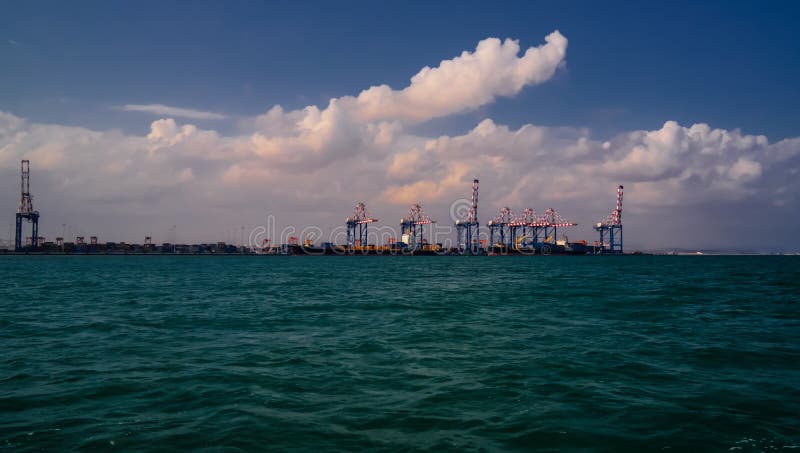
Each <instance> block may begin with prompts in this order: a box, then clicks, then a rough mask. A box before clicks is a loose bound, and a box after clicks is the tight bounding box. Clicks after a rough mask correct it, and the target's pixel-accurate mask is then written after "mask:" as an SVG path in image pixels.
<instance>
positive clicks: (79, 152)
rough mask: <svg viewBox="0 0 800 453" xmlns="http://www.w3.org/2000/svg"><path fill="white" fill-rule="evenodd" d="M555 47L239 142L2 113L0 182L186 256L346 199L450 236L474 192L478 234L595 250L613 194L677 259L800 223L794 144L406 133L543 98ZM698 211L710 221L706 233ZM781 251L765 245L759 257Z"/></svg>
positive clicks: (698, 136)
mask: <svg viewBox="0 0 800 453" xmlns="http://www.w3.org/2000/svg"><path fill="white" fill-rule="evenodd" d="M566 48H567V40H566V38H565V37H564V36H562V35H561V34H560V33H558V32H553V33H551V34H550V35H548V36H547V37H546V38H545V43H544V44H542V45H541V46H538V47H531V48H528V49H526V50H525V51H524V52H522V53H521V54H520V46H519V43H518V42H517V41H513V40H505V41H500V40H498V39H494V38H491V39H486V40H483V41H481V42H480V43H478V45H477V47H476V49H475V50H474V51H472V52H464V53H462V54H461V55H460V56H458V57H456V58H453V59H451V60H445V61H442V62H441V63H440V64H439V65H438V66H437V67H435V68H427V67H426V68H423V69H422V70H420V71H419V72H418V73H417V74H416V75H415V76H414V77H412V78H411V82H410V84H409V85H408V86H407V87H405V88H403V89H400V90H394V89H392V88H390V87H388V86H385V85H381V86H378V87H371V88H368V89H366V90H364V91H362V92H361V93H360V94H358V95H357V96H344V97H340V98H335V99H332V100H330V102H329V103H328V104H327V106H325V107H324V108H320V107H317V106H308V107H305V108H303V109H298V110H290V111H286V110H284V109H283V108H282V107H281V106H274V107H272V108H270V109H269V110H267V111H266V112H265V113H264V114H262V115H260V116H258V117H256V118H255V119H254V121H253V127H252V130H251V131H249V132H248V133H243V134H240V135H230V136H226V135H221V134H219V133H217V132H215V131H213V130H207V129H202V128H200V127H198V126H196V125H193V124H186V123H180V122H178V121H176V120H175V119H174V118H162V119H158V120H156V121H154V122H153V123H152V124H151V127H150V131H149V132H148V133H147V134H146V135H142V136H139V135H129V134H123V133H121V132H118V131H93V130H90V129H86V128H80V127H65V126H60V125H52V124H37V123H31V122H28V121H26V120H25V119H22V118H19V117H17V116H14V115H13V114H10V113H1V112H0V171H2V174H3V175H14V174H15V172H16V171H17V169H18V165H19V160H20V159H23V158H25V159H31V161H32V167H33V170H34V172H35V173H34V174H37V173H38V174H43V176H41V177H40V178H37V179H36V180H34V195H35V196H36V197H38V198H37V200H40V199H57V200H58V203H59V204H62V205H66V206H69V211H70V212H80V213H82V215H86V216H87V218H91V216H92V215H96V216H97V217H98V218H99V217H100V216H101V215H102V216H103V218H104V219H108V218H113V217H114V216H118V217H119V218H120V219H128V220H126V221H125V222H123V221H120V222H119V223H118V224H113V223H112V224H109V225H108V226H107V228H109V231H108V232H106V233H104V234H105V235H106V236H112V235H116V234H122V233H121V232H124V235H125V236H126V237H125V238H114V239H118V240H119V239H128V240H137V239H138V240H141V239H140V236H143V235H144V234H145V232H144V231H141V228H142V227H141V226H136V224H135V222H132V221H129V220H130V218H131V217H130V216H135V217H136V218H138V219H141V224H142V225H148V224H158V225H161V226H160V227H159V228H162V229H165V228H166V227H165V226H164V225H169V224H172V223H176V224H177V223H178V222H183V223H182V225H184V226H182V228H183V231H184V232H185V233H184V236H183V238H184V240H187V241H188V240H198V241H199V240H211V239H215V238H219V234H218V232H219V231H222V230H223V229H225V228H230V227H231V225H239V224H241V225H245V224H246V225H254V224H255V223H256V222H259V221H260V222H262V223H263V220H262V219H263V215H264V213H265V212H267V211H269V212H272V213H275V214H278V215H279V216H282V217H283V218H288V219H289V222H292V223H296V224H304V223H306V224H308V223H315V224H319V225H321V226H322V227H323V228H329V227H332V226H336V225H338V224H339V223H341V221H342V219H343V218H344V216H345V215H347V214H349V212H350V210H351V209H352V205H353V203H354V202H355V201H357V200H361V201H365V202H367V205H368V206H369V207H370V208H371V210H372V211H373V213H375V214H377V215H378V216H379V217H381V218H383V219H392V218H398V219H399V217H400V216H401V215H402V214H404V212H405V210H406V208H407V205H408V204H410V203H414V202H421V203H423V205H424V206H425V208H426V211H427V212H429V213H430V214H431V215H432V217H438V218H439V220H440V222H442V223H448V222H449V219H448V218H447V213H448V206H449V204H450V203H451V202H452V201H454V200H456V199H458V198H462V197H466V196H468V195H469V187H470V182H471V180H472V179H473V178H474V177H479V178H480V179H481V187H482V189H481V214H482V215H481V216H480V219H481V221H482V222H485V221H487V220H489V218H490V217H491V216H493V215H495V211H496V210H497V209H499V207H501V206H504V205H509V206H512V207H515V208H518V209H522V208H524V207H529V206H530V207H533V208H535V209H537V211H539V212H542V211H544V210H545V209H546V208H548V207H551V206H552V207H556V208H557V209H559V211H560V212H562V213H563V214H564V215H565V216H566V217H569V218H572V219H573V220H577V221H578V222H580V223H581V224H582V229H581V230H579V231H578V232H576V233H575V235H577V236H572V237H583V238H588V239H591V238H592V237H593V233H592V232H591V230H590V228H589V225H590V224H591V223H592V222H594V221H597V220H600V219H601V218H604V217H605V215H606V214H607V213H608V212H609V211H610V210H611V209H612V207H613V201H614V200H613V197H614V191H615V188H616V185H617V184H620V183H622V184H625V187H626V193H627V195H626V211H625V219H626V221H627V222H629V223H628V224H629V225H631V226H630V227H628V229H627V230H626V234H628V236H627V238H628V243H629V244H630V243H631V238H632V240H633V242H634V243H635V242H636V241H637V240H638V241H639V242H641V243H642V245H649V244H652V245H656V246H668V245H677V246H680V245H683V244H687V238H686V237H685V236H686V235H687V232H691V233H692V234H693V237H694V239H695V240H709V239H703V238H712V239H713V238H716V239H717V240H718V242H719V244H720V245H723V244H728V243H730V242H732V241H735V240H736V238H737V237H740V236H741V235H742V234H751V233H752V235H751V236H749V237H750V239H753V240H755V242H756V243H758V237H757V234H756V230H757V227H756V226H754V225H753V224H752V223H750V224H748V223H746V222H742V221H740V220H739V221H738V222H739V223H737V224H736V225H737V226H736V227H735V228H734V227H730V228H727V229H725V228H723V229H722V230H720V228H721V227H720V225H728V222H729V221H730V222H737V219H741V218H743V217H748V216H758V215H774V213H777V212H783V213H784V215H788V216H789V218H788V220H785V221H784V224H786V225H789V226H790V227H792V228H793V227H794V226H797V225H798V224H799V222H798V218H800V215H798V213H797V208H798V199H797V194H798V193H799V192H798V189H800V187H798V185H799V183H798V180H800V178H798V173H800V138H792V139H786V140H782V141H779V142H775V143H771V142H770V141H769V140H768V139H767V137H765V136H760V135H746V134H742V133H741V132H740V131H739V130H725V129H715V128H712V127H711V126H709V125H706V124H694V125H680V124H678V123H676V122H674V121H666V122H664V124H663V125H662V126H661V127H659V128H657V129H654V130H636V131H630V132H627V133H623V134H619V135H617V136H615V137H611V138H609V139H607V140H606V139H604V140H600V139H597V138H594V137H593V136H592V134H591V131H590V130H589V129H587V128H574V127H544V126H537V125H534V124H526V125H524V126H522V127H520V128H518V129H512V128H509V127H507V126H504V125H501V124H496V123H495V122H494V121H493V120H491V119H485V120H483V121H481V122H480V123H478V124H477V125H474V127H473V128H472V129H470V130H469V131H467V132H466V133H464V134H462V135H455V136H447V135H443V136H440V137H424V136H419V135H416V134H414V133H413V132H411V131H410V130H409V126H410V125H413V124H417V123H419V122H423V121H426V120H428V119H431V118H435V117H440V116H446V115H451V114H456V113H459V112H464V111H467V110H470V109H475V108H477V107H479V106H481V105H484V104H487V103H489V102H492V101H493V100H494V99H495V98H496V97H498V96H513V95H515V94H516V93H518V92H520V90H522V89H524V87H526V86H529V85H533V84H537V83H543V82H545V81H547V80H548V79H550V78H552V77H553V75H554V74H555V73H556V71H557V70H558V68H559V66H561V65H562V64H563V62H564V58H565V55H566ZM156 107H158V108H161V107H164V106H156ZM156 110H157V109H156V108H154V109H153V111H154V112H155V111H156ZM148 111H149V110H148ZM189 112H192V111H189ZM185 113H186V112H185V111H184V112H183V114H180V115H179V114H175V113H174V112H173V113H172V114H171V115H169V116H182V117H187V115H186V114H185ZM193 113H204V112H193ZM205 113H207V112H205ZM212 115H213V114H212ZM206 118H207V117H206ZM206 118H201V119H206ZM208 119H213V118H208ZM3 180H4V181H8V183H7V184H4V188H3V194H2V195H0V196H2V197H3V198H2V199H1V200H2V202H3V206H5V208H4V209H5V211H7V212H9V213H10V212H11V210H13V209H14V208H15V206H16V200H15V197H16V194H15V190H16V187H17V184H16V183H15V182H14V183H13V184H12V182H13V181H16V179H14V178H10V177H5V176H4V178H3ZM710 208H714V209H715V214H714V215H715V216H716V217H714V218H709V217H706V218H704V217H703V216H704V215H706V214H704V213H708V212H709V209H710ZM51 209H53V210H56V209H58V208H57V207H54V208H51ZM65 210H66V208H65ZM787 212H788V213H789V214H786V213H787ZM51 215H57V214H56V213H52V214H51ZM709 215H710V214H709ZM126 216H128V217H126ZM45 218H47V214H45V216H43V219H45ZM186 219H190V220H186ZM231 219H236V220H231ZM54 221H55V222H58V223H60V222H59V221H58V220H54ZM106 221H108V222H113V221H112V220H106ZM86 222H88V220H86ZM92 222H94V220H92ZM159 222H161V223H159ZM384 223H385V224H389V225H393V224H394V222H393V221H391V220H384ZM747 225H750V226H749V227H747ZM393 226H394V225H393ZM698 228H699V229H700V230H698ZM741 228H745V230H743V231H744V232H743V231H742V230H741ZM747 228H749V229H747ZM762 228H763V227H762ZM665 232H666V233H665ZM87 234H88V233H87ZM656 234H657V235H658V237H657V238H654V237H652V236H655V235H656ZM670 234H671V235H672V236H670ZM649 235H652V236H649ZM784 240H786V238H785V237H782V236H780V235H775V236H774V237H772V238H770V237H763V236H762V237H761V244H763V245H765V246H773V245H774V244H775V243H778V242H781V241H784ZM689 244H691V242H689ZM732 245H733V244H732Z"/></svg>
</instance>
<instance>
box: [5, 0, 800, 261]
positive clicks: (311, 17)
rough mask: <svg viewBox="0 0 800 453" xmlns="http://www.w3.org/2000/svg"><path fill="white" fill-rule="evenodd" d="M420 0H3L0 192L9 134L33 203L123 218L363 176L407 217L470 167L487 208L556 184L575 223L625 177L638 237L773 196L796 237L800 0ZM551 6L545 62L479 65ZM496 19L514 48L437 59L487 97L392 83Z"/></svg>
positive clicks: (668, 242) (299, 203)
mask: <svg viewBox="0 0 800 453" xmlns="http://www.w3.org/2000/svg"><path fill="white" fill-rule="evenodd" d="M432 3H433V4H429V3H425V2H395V3H389V2H384V3H378V2H376V3H367V2H342V3H333V2H319V3H298V4H295V3H292V4H289V3H288V2H287V3H274V4H273V3H266V2H242V1H230V2H191V3H189V2H121V1H119V2H117V1H111V2H108V1H106V2H72V3H69V2H33V1H31V2H21V1H20V2H3V3H0V39H1V40H0V114H2V115H5V116H2V117H0V176H2V180H3V182H4V185H3V187H2V188H0V208H1V209H3V212H10V211H11V210H13V209H15V205H16V198H17V197H18V195H17V194H16V193H15V191H16V189H15V187H16V185H17V182H16V173H17V171H18V162H19V159H20V158H31V159H32V161H33V162H32V166H33V169H34V172H37V171H38V172H40V173H39V176H38V177H39V179H38V180H37V182H38V185H35V191H34V194H35V196H36V197H37V198H36V199H37V203H38V204H37V206H38V207H39V209H40V210H43V213H46V214H43V222H44V219H45V218H47V219H48V220H49V221H51V223H52V224H54V225H57V226H58V227H61V225H63V224H70V225H74V226H75V231H82V230H89V229H94V230H99V231H98V232H97V234H101V235H104V236H106V237H109V236H116V237H114V238H109V239H116V240H120V239H123V240H125V239H126V240H137V239H138V240H141V239H140V236H143V234H144V233H142V231H143V230H145V229H151V230H155V231H166V230H168V229H169V228H170V227H171V225H174V224H180V223H181V222H184V223H189V225H186V226H183V227H182V229H181V231H183V232H184V239H186V240H210V239H214V238H216V237H219V235H220V232H221V231H226V230H238V229H239V228H240V227H239V225H247V226H248V228H250V227H252V226H253V225H256V224H258V222H259V221H261V220H260V219H263V218H264V214H265V212H267V211H268V212H273V213H276V214H279V215H281V216H282V218H283V219H287V218H291V220H285V221H284V224H287V223H290V222H294V223H302V224H309V223H313V222H321V224H324V225H325V227H324V228H329V227H331V226H333V225H337V224H338V223H339V220H340V218H341V217H342V216H343V215H344V214H346V213H347V212H348V211H349V210H350V209H351V207H352V203H353V202H354V201H355V200H366V201H369V202H371V203H372V205H373V206H374V208H373V210H374V211H375V212H376V213H377V214H380V215H381V216H383V217H385V218H395V217H398V218H399V216H400V215H402V214H403V212H404V210H405V209H406V208H405V206H407V202H408V201H409V200H412V199H414V197H417V198H424V199H423V200H417V201H420V202H423V204H428V205H429V206H430V208H429V209H428V210H429V211H434V212H432V214H436V213H437V212H438V217H446V215H447V214H446V213H447V208H448V205H449V204H450V203H451V202H453V200H454V199H455V198H456V197H458V196H467V195H468V185H469V184H468V182H469V181H471V179H472V178H473V177H478V176H480V177H481V179H482V181H484V180H485V181H486V185H485V186H484V187H485V188H484V189H482V191H483V192H482V193H484V194H486V195H485V197H484V198H482V200H485V201H484V203H486V208H485V210H484V211H483V212H488V213H492V214H493V213H494V211H496V210H497V209H499V207H501V206H502V205H504V204H515V206H514V208H515V209H516V208H519V209H521V208H523V207H525V206H526V205H527V204H528V203H530V204H533V205H535V207H537V208H539V209H537V210H539V211H543V210H544V208H546V207H547V206H548V204H549V203H558V204H559V207H560V208H559V209H561V210H567V211H571V212H572V213H573V215H571V216H570V217H573V218H576V220H578V221H579V222H581V223H582V224H583V225H589V224H591V223H592V222H594V221H596V220H597V217H599V216H601V215H602V216H605V214H606V211H608V210H610V209H611V207H613V206H612V205H613V191H614V187H616V184H617V183H626V187H630V189H629V190H630V191H631V192H630V194H629V198H628V199H629V200H631V201H630V203H631V205H630V206H631V211H629V212H631V216H630V217H627V219H629V222H631V224H633V225H636V224H637V222H639V226H640V228H639V232H638V233H637V232H636V231H634V232H632V233H629V234H630V235H631V238H632V241H633V242H632V243H634V244H637V243H638V244H639V245H641V246H642V247H645V246H647V245H654V246H687V247H694V246H702V245H707V244H708V245H713V246H718V247H725V246H729V245H731V244H733V243H735V242H736V241H737V238H739V237H741V236H742V235H748V236H749V235H753V234H757V233H756V232H755V231H754V227H752V226H750V227H747V226H745V225H739V224H736V225H732V224H731V222H732V221H733V220H734V219H735V218H736V216H737V215H738V214H737V212H739V211H740V210H743V209H750V208H749V207H750V206H760V207H759V208H758V209H760V211H758V212H756V214H757V215H760V216H770V217H775V216H780V217H781V218H783V219H785V220H784V221H783V223H782V224H781V225H780V226H775V227H774V228H775V231H774V233H775V234H772V235H764V236H760V234H759V235H758V237H759V239H758V240H757V241H755V242H756V244H755V245H756V246H758V247H766V248H770V249H781V248H782V247H783V246H784V245H785V244H796V239H795V238H794V237H793V236H794V234H795V233H796V230H797V227H800V212H798V204H799V203H800V202H799V201H798V199H797V196H796V195H795V193H797V189H798V186H797V183H795V182H793V181H795V180H796V179H798V178H797V174H796V171H797V168H798V167H800V141H799V140H798V139H797V138H796V137H798V136H800V131H798V124H800V108H798V105H800V90H799V89H798V85H797V80H800V36H798V31H797V29H798V27H796V22H797V19H798V10H800V6H798V5H797V3H796V2H770V3H768V4H761V3H756V2H669V3H658V4H656V3H651V2H646V3H645V2H608V3H602V4H601V3H598V2H570V3H568V4H566V5H557V6H554V4H553V3H552V2H547V3H534V2H517V3H512V2H508V3H504V4H495V3H489V2H463V1H462V2H432ZM555 30H558V31H559V32H560V34H561V35H563V36H565V37H566V39H567V40H568V42H569V44H568V48H566V49H567V50H566V55H562V56H561V57H559V58H560V59H559V61H556V62H555V63H558V67H557V69H555V70H553V69H554V67H549V66H548V65H549V64H550V63H553V62H549V63H548V62H544V61H538V60H537V62H535V65H534V66H535V67H533V68H528V69H526V71H528V72H529V74H527V76H529V77H530V78H529V79H526V81H525V82H524V83H522V84H521V85H519V86H515V87H514V88H513V89H511V88H509V85H508V83H509V82H508V80H510V79H508V80H507V79H502V78H493V75H492V74H493V72H498V73H501V72H503V70H506V69H508V68H510V67H513V66H514V65H517V64H520V62H521V61H522V54H523V53H524V52H525V51H526V49H528V48H537V47H539V46H544V45H545V44H544V43H545V37H546V36H548V35H550V34H551V33H553V32H554V31H555ZM491 37H497V38H500V39H505V38H511V39H514V40H517V41H516V42H517V43H518V46H519V53H518V55H517V56H518V58H512V59H509V58H508V56H507V55H506V57H503V58H501V59H500V60H492V58H495V57H496V56H497V55H499V53H501V51H502V49H508V48H510V47H506V44H503V46H501V47H498V48H495V49H494V50H493V51H492V52H490V53H489V54H486V55H488V56H487V58H489V60H487V61H493V62H494V63H492V64H499V65H500V66H497V67H496V68H489V69H486V68H485V67H484V68H483V69H476V67H466V66H465V67H461V68H460V69H458V70H457V71H456V74H455V75H452V74H451V75H452V77H454V78H451V79H449V80H450V81H449V82H447V83H456V81H458V80H463V79H462V77H470V76H474V75H476V74H477V75H478V76H479V77H480V78H481V80H482V82H480V83H479V84H478V85H475V86H472V88H470V90H476V92H478V93H479V94H481V95H483V96H484V97H481V99H477V98H471V97H470V95H471V94H470V93H468V92H463V93H455V94H454V93H452V92H451V93H449V94H448V95H444V94H443V95H442V96H439V95H438V94H439V93H438V92H437V91H436V90H437V89H442V88H446V87H447V83H445V84H444V85H441V84H440V85H437V83H440V82H441V80H446V78H444V79H440V80H439V82H435V81H434V82H435V83H434V82H432V83H428V84H427V85H425V87H423V90H422V91H423V92H425V93H427V94H425V96H428V97H429V101H430V102H428V103H426V102H421V101H420V100H419V99H417V100H412V101H409V99H405V100H402V99H400V97H399V96H402V94H401V92H400V90H402V89H403V88H405V87H408V86H409V84H410V79H411V77H412V76H414V74H417V73H418V72H419V71H420V69H421V68H423V67H424V66H429V67H431V68H434V69H436V68H437V67H438V66H440V63H441V62H443V61H445V60H448V61H451V60H453V61H454V60H458V58H457V57H458V56H459V55H460V54H461V53H462V52H470V53H471V52H475V49H476V46H480V44H479V43H486V42H487V41H484V40H486V39H487V38H491ZM548 42H549V41H548ZM562 50H564V49H562ZM496 54H497V55H496ZM498 61H499V62H500V63H498ZM459 71H460V72H459ZM527 76H526V77H527ZM498 77H499V76H498ZM536 77H539V78H538V79H537V78H536ZM534 79H535V80H534ZM429 82H430V81H429ZM384 84H385V85H388V86H389V87H391V89H392V90H394V92H393V93H389V94H388V95H387V94H386V93H384V95H387V96H389V97H388V98H387V97H383V98H382V97H380V96H378V97H374V98H371V99H372V100H373V101H376V102H377V101H380V102H389V103H388V104H375V105H381V106H382V107H381V108H387V106H388V108H389V110H391V109H395V110H392V111H393V112H394V113H392V114H386V115H383V114H376V113H375V112H374V111H372V112H368V111H365V110H363V109H362V107H363V106H361V107H357V108H356V107H354V104H353V102H360V101H361V95H360V93H362V94H364V93H366V91H365V90H367V89H368V88H370V87H377V86H381V85H384ZM437 86H438V87H439V88H436V87H437ZM426 87H427V88H426ZM387 89H388V88H387ZM425 90H428V91H425ZM431 90H433V91H431ZM367 94H370V93H367ZM372 94H373V95H374V94H375V93H372ZM348 96H351V97H358V98H359V100H358V101H356V100H355V98H346V97H348ZM448 96H449V97H448ZM343 97H344V98H343ZM478 97H480V96H478ZM331 99H338V104H337V105H338V106H339V107H338V108H331V105H332V104H329V101H330V100H331ZM443 99H444V100H445V101H447V102H450V104H448V106H447V107H441V105H439V106H438V107H437V105H438V104H437V103H440V102H444V101H442V100H443ZM276 105H280V106H282V110H281V111H280V112H273V113H274V115H272V116H270V117H268V116H267V115H265V113H266V112H268V111H269V110H270V109H271V108H273V107H274V106H276ZM309 106H316V107H317V110H313V109H312V110H309ZM409 106H411V107H409ZM408 108H413V109H418V110H420V111H425V112H428V113H425V114H420V116H418V117H415V116H414V115H413V114H410V113H409V111H407V110H403V109H408ZM360 109H361V110H360ZM342 112H344V113H342ZM326 114H327V115H328V116H327V117H326ZM487 121H488V123H487ZM694 125H697V126H694ZM706 125H707V126H706ZM737 130H739V131H741V132H737ZM315 134H316V135H315ZM761 136H764V137H763V138H760V137H761ZM441 137H443V138H444V140H441V139H439V138H441ZM523 145H524V146H523ZM520 147H522V148H520ZM710 156H716V157H710ZM465 162H466V163H465ZM548 165H550V166H551V167H550V168H548ZM409 169H413V170H414V171H411V170H409ZM35 174H36V173H35ZM354 175H363V178H358V179H359V182H358V183H355V182H353V181H354ZM362 179H363V181H362ZM462 185H463V190H462V189H461V187H462ZM37 190H38V193H37ZM222 192H225V193H229V192H230V193H233V194H235V195H233V196H235V197H236V200H229V199H225V198H224V197H218V196H217V194H219V193H222ZM264 194H269V195H268V196H265V195H264ZM609 194H610V195H609ZM637 200H638V203H637ZM200 206H202V207H203V208H202V209H201V208H200ZM45 208H46V210H45ZM201 211H202V212H204V213H205V214H203V213H202V212H201ZM687 212H692V213H696V215H695V214H692V215H690V216H687V217H685V218H682V217H681V215H680V214H679V213H687ZM707 213H713V214H707ZM488 215H489V214H487V216H488ZM704 216H707V217H704ZM689 217H691V218H689ZM187 218H189V219H192V220H191V221H189V222H187V221H186V220H185V219H187ZM232 218H233V219H236V220H230V219H232ZM482 220H488V218H487V219H482ZM261 222H262V223H263V221H261ZM44 223H45V227H44V229H45V232H48V230H47V226H46V223H47V222H44ZM79 224H80V225H79ZM81 225H82V226H81ZM90 225H91V226H90ZM53 228H55V227H52V226H51V228H50V231H49V234H50V235H51V236H53V235H54V233H53V231H54V229H53ZM56 229H58V228H56ZM632 229H633V228H632ZM647 231H653V232H655V233H654V234H656V235H657V240H654V239H653V238H652V237H650V236H648V235H647V234H646V233H647ZM86 234H87V235H89V234H91V233H90V232H89V231H86ZM151 234H153V233H151ZM592 234H593V233H592V232H591V230H590V229H589V228H588V227H586V228H584V229H583V230H582V231H580V232H579V234H578V236H579V237H590V236H591V235H592ZM0 236H2V234H0ZM156 239H157V240H158V237H157V238H156ZM162 239H163V238H162ZM629 243H631V242H629Z"/></svg>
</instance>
